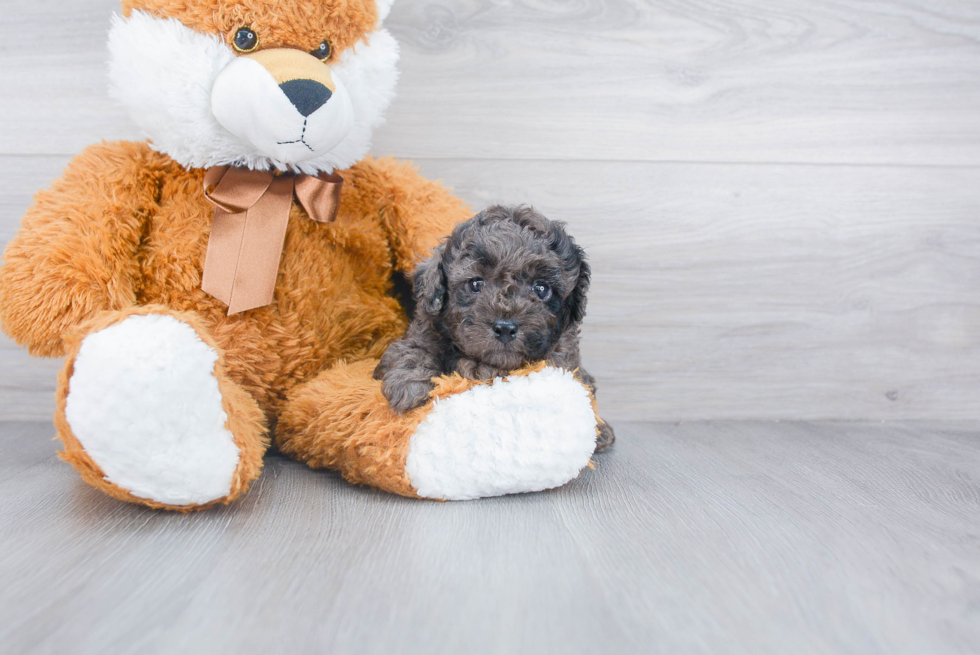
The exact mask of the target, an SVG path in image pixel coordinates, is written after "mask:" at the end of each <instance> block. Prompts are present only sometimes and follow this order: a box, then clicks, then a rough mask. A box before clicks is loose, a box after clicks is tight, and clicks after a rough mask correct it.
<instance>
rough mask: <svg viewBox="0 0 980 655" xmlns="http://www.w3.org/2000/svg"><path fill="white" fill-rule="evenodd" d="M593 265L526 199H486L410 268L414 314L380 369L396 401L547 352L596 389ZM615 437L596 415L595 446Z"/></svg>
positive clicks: (403, 406)
mask: <svg viewBox="0 0 980 655" xmlns="http://www.w3.org/2000/svg"><path fill="white" fill-rule="evenodd" d="M589 276H590V269H589V265H588V263H586V261H585V252H584V251H583V250H582V248H580V247H579V246H578V245H577V244H576V243H575V240H574V239H572V237H570V236H569V235H568V234H567V233H566V232H565V226H564V224H563V223H559V222H556V221H551V220H548V219H547V218H545V217H544V216H542V215H541V214H539V213H538V212H536V211H534V209H532V208H529V207H501V206H495V207H490V208H489V209H487V210H486V211H484V212H482V213H480V214H477V215H476V216H474V217H473V218H471V219H470V220H468V221H466V222H464V223H460V224H459V225H458V226H456V228H455V229H454V230H453V233H452V235H451V236H450V237H449V238H448V239H447V240H446V241H444V242H443V243H442V244H440V245H439V246H438V247H437V248H436V249H435V250H434V251H433V254H432V256H431V257H430V258H429V259H428V260H426V261H424V262H422V263H421V264H420V265H419V266H418V268H417V269H416V270H415V274H414V276H413V280H412V281H413V283H414V287H415V288H414V296H415V301H416V311H415V317H414V319H413V321H412V323H411V325H409V327H408V331H407V332H406V334H405V337H404V338H403V339H402V340H400V341H397V342H395V343H393V344H392V345H391V346H390V347H389V348H388V350H387V351H386V352H385V354H384V356H383V357H382V358H381V362H380V363H379V364H378V367H377V369H376V370H375V372H374V377H375V378H376V379H379V380H382V381H383V383H382V390H383V392H384V395H385V397H386V398H388V402H389V403H390V404H391V407H392V408H393V409H395V410H396V411H398V412H407V411H408V410H411V409H413V408H415V407H419V406H421V405H424V404H425V403H426V402H427V401H428V399H429V392H430V391H432V389H433V387H434V383H433V378H436V377H438V376H440V375H445V374H449V373H454V372H455V373H459V374H460V375H462V376H464V377H466V378H469V379H471V380H490V379H493V378H495V377H503V376H506V375H507V374H508V373H509V372H510V371H512V370H514V369H517V368H520V367H521V366H524V365H526V364H528V363H531V362H536V361H541V360H544V361H546V362H548V363H549V364H551V365H553V366H556V367H561V368H564V369H567V370H572V371H574V370H577V371H578V376H579V378H580V379H581V380H582V381H583V382H584V383H585V384H586V385H587V386H588V387H589V388H590V389H591V390H592V392H593V394H594V393H595V379H594V378H593V377H592V376H591V375H589V373H588V372H586V371H585V370H584V369H583V368H582V367H581V363H580V361H579V331H580V328H581V324H582V319H583V318H584V316H585V295H586V292H587V291H588V288H589ZM614 439H615V436H614V433H613V430H612V428H611V427H610V426H609V425H608V424H606V423H604V422H602V423H600V437H599V440H598V443H597V448H596V450H597V451H601V450H605V449H607V448H609V446H611V445H612V443H613V440H614Z"/></svg>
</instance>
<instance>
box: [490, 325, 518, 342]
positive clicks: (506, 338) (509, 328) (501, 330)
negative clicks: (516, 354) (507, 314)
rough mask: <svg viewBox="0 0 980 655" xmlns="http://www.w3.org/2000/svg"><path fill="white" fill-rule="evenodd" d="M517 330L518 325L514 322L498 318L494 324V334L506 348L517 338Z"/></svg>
mask: <svg viewBox="0 0 980 655" xmlns="http://www.w3.org/2000/svg"><path fill="white" fill-rule="evenodd" d="M517 328H518V325H517V323H515V322H514V321H505V320H503V319H499V318H498V319H497V320H496V321H494V322H493V333H494V334H496V335H497V339H498V340H499V341H500V342H501V343H503V344H504V345H505V346H506V345H507V344H508V343H510V342H511V341H513V340H514V339H515V338H516V337H517Z"/></svg>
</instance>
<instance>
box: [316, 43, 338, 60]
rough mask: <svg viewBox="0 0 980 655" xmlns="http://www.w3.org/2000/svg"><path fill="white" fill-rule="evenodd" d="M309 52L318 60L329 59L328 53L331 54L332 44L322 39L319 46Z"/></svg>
mask: <svg viewBox="0 0 980 655" xmlns="http://www.w3.org/2000/svg"><path fill="white" fill-rule="evenodd" d="M310 54H311V55H313V56H314V57H316V58H317V59H319V60H320V61H326V60H327V59H330V55H332V54H333V46H332V45H330V42H329V41H326V40H324V41H323V42H322V43H320V47H319V48H317V49H316V50H313V51H312V52H310Z"/></svg>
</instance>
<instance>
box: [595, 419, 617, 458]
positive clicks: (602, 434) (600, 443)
mask: <svg viewBox="0 0 980 655" xmlns="http://www.w3.org/2000/svg"><path fill="white" fill-rule="evenodd" d="M614 441H616V433H615V432H614V431H613V429H612V426H611V425H609V424H608V423H606V422H605V421H603V420H602V419H599V437H598V438H597V439H596V443H595V451H596V452H597V453H601V452H603V451H606V450H609V448H610V447H611V446H612V445H613V442H614Z"/></svg>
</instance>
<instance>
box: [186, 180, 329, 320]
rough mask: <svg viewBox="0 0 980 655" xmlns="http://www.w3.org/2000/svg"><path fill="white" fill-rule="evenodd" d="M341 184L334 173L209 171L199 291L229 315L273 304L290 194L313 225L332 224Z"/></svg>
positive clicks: (284, 237) (206, 185)
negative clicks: (210, 214) (210, 209)
mask: <svg viewBox="0 0 980 655" xmlns="http://www.w3.org/2000/svg"><path fill="white" fill-rule="evenodd" d="M343 185H344V179H343V178H342V177H340V176H339V175H337V174H336V173H329V174H328V173H321V174H320V175H318V176H316V177H313V176H311V175H293V174H286V175H276V174H274V173H270V172H267V171H252V170H248V169H245V168H231V167H229V166H217V167H215V168H211V169H208V172H207V173H206V174H205V175H204V196H205V197H206V198H207V199H208V201H209V202H211V204H213V205H214V206H215V210H214V223H213V224H212V226H211V236H210V238H209V239H208V253H207V257H206V258H205V260H204V277H203V279H202V280H201V288H202V289H203V290H204V291H205V292H206V293H209V294H211V295H212V296H214V297H215V298H217V299H218V300H220V301H221V302H223V303H225V304H226V305H228V315H229V316H231V315H232V314H237V313H239V312H244V311H246V310H249V309H254V308H256V307H264V306H265V305H268V304H270V303H272V297H273V292H274V291H275V288H276V277H277V276H278V275H279V261H280V260H281V259H282V247H283V243H284V242H285V240H286V225H287V224H288V223H289V209H290V207H291V206H292V204H293V196H294V195H295V196H296V199H297V200H298V201H299V204H300V205H302V207H303V209H304V210H306V213H307V214H308V215H309V217H310V218H312V219H313V220H314V221H316V222H318V223H331V222H333V221H334V220H336V218H337V210H338V209H339V208H340V191H341V189H342V187H343Z"/></svg>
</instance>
